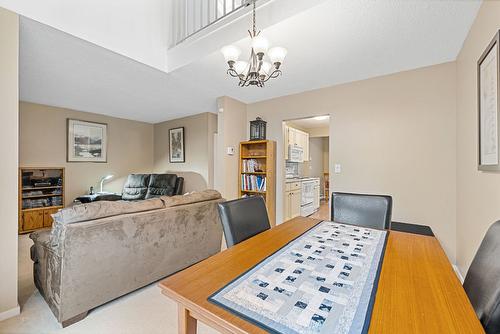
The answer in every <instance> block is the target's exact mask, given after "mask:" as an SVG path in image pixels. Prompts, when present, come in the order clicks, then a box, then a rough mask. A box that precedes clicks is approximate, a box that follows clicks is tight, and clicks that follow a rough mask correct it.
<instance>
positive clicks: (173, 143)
mask: <svg viewBox="0 0 500 334" xmlns="http://www.w3.org/2000/svg"><path fill="white" fill-rule="evenodd" d="M168 133H169V141H170V145H169V148H170V150H169V156H170V162H186V153H185V152H184V127H180V128H175V129H170V130H168Z"/></svg>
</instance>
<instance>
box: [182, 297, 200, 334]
mask: <svg viewBox="0 0 500 334" xmlns="http://www.w3.org/2000/svg"><path fill="white" fill-rule="evenodd" d="M179 334H196V319H195V318H193V317H192V316H191V314H189V310H188V309H186V308H185V307H184V306H183V305H181V304H179Z"/></svg>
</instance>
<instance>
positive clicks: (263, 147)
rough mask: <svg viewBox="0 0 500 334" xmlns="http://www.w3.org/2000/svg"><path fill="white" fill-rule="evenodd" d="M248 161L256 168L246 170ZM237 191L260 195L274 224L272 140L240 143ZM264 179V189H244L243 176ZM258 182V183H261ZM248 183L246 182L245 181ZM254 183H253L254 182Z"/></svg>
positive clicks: (274, 148) (274, 152) (243, 193)
mask: <svg viewBox="0 0 500 334" xmlns="http://www.w3.org/2000/svg"><path fill="white" fill-rule="evenodd" d="M248 161H254V162H253V164H254V165H255V167H256V168H254V169H253V170H248V169H247V168H245V166H246V165H247V164H248ZM238 176H239V178H238V193H239V197H240V198H241V197H243V196H262V197H263V198H264V200H265V202H266V208H267V213H268V215H269V221H270V223H271V226H275V225H276V142H275V141H272V140H254V141H246V142H241V143H240V161H239V174H238ZM244 177H247V178H253V180H254V181H255V180H256V179H259V180H261V181H260V182H263V180H264V179H265V184H266V186H265V190H264V189H252V190H250V189H249V188H250V187H247V188H245V189H244V182H243V178H244ZM260 182H259V184H261V183H260ZM247 184H248V183H247ZM254 185H255V183H254Z"/></svg>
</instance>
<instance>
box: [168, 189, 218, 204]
mask: <svg viewBox="0 0 500 334" xmlns="http://www.w3.org/2000/svg"><path fill="white" fill-rule="evenodd" d="M160 198H161V200H162V201H163V202H164V203H165V207H166V208H171V207H174V206H180V205H186V204H191V203H197V202H205V201H211V200H215V199H220V198H222V196H221V194H220V193H219V192H218V191H217V190H212V189H207V190H203V191H193V192H191V193H188V194H185V195H177V196H172V197H168V196H161V197H160Z"/></svg>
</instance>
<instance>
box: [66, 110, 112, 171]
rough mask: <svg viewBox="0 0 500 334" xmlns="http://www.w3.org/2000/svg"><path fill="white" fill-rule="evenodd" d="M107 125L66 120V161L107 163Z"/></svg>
mask: <svg viewBox="0 0 500 334" xmlns="http://www.w3.org/2000/svg"><path fill="white" fill-rule="evenodd" d="M107 131H108V125H107V124H104V123H95V122H87V121H81V120H77V119H68V127H67V134H68V138H67V161H68V162H107V155H108V152H107V144H108V134H107Z"/></svg>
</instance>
